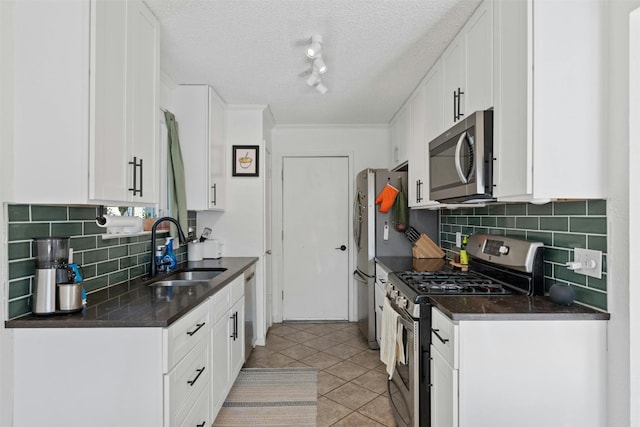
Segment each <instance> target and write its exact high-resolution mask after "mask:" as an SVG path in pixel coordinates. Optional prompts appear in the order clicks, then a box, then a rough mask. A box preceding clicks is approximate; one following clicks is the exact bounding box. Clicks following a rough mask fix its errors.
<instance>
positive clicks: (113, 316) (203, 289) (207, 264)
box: [5, 257, 258, 328]
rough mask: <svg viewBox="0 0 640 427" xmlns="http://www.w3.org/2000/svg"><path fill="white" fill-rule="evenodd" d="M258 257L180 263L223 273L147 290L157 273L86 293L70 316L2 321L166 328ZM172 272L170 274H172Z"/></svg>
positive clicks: (23, 324) (28, 325)
mask: <svg viewBox="0 0 640 427" xmlns="http://www.w3.org/2000/svg"><path fill="white" fill-rule="evenodd" d="M257 261H258V258H255V257H247V258H236V257H231V258H221V259H216V260H214V259H210V260H204V261H192V262H187V263H183V264H181V265H180V266H179V269H205V270H206V269H212V268H226V269H227V270H226V271H224V272H222V273H221V274H219V275H218V276H216V277H215V278H213V279H212V280H210V281H209V282H198V283H197V284H194V285H192V286H184V287H177V286H176V287H172V288H167V287H150V286H148V285H149V284H150V283H151V282H153V281H157V280H159V279H162V278H163V277H166V276H168V275H169V274H168V273H167V274H159V275H158V276H157V277H156V278H155V279H154V280H149V278H139V279H134V280H132V281H130V282H125V283H122V284H120V285H116V286H111V287H109V288H106V289H104V290H101V291H98V292H95V293H92V294H89V295H88V296H87V301H88V304H87V306H86V307H84V308H83V309H82V311H80V312H77V313H73V314H63V315H52V316H36V315H33V314H30V315H28V316H25V317H21V318H19V319H14V320H9V321H6V322H5V326H6V327H7V328H124V327H136V328H138V327H166V326H168V325H170V324H171V323H173V322H175V321H176V320H178V319H179V318H180V317H181V316H183V315H184V314H186V313H187V312H188V311H190V310H191V309H193V308H194V307H195V306H197V305H198V304H200V303H201V302H203V301H205V300H206V299H207V298H208V297H210V296H211V295H213V294H215V293H216V292H217V291H218V290H220V289H222V288H223V287H224V286H225V285H227V284H228V283H230V282H231V281H232V280H233V279H235V278H236V277H238V276H239V275H240V274H242V272H244V271H245V270H246V269H247V268H249V267H250V266H251V265H252V264H254V263H256V262H257ZM172 273H173V272H172Z"/></svg>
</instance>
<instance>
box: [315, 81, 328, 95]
mask: <svg viewBox="0 0 640 427" xmlns="http://www.w3.org/2000/svg"><path fill="white" fill-rule="evenodd" d="M316 90H317V91H318V92H320V93H321V94H323V95H324V94H325V93H327V87H326V86H325V85H323V84H322V83H318V84H317V85H316Z"/></svg>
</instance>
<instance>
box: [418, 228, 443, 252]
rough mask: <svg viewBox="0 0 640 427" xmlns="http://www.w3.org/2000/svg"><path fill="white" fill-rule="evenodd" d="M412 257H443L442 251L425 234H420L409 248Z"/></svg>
mask: <svg viewBox="0 0 640 427" xmlns="http://www.w3.org/2000/svg"><path fill="white" fill-rule="evenodd" d="M411 252H412V253H413V257H414V258H444V252H443V250H442V249H440V247H439V246H438V245H436V244H435V243H434V242H433V240H431V239H430V238H429V236H427V235H426V234H424V233H422V234H420V238H419V239H418V240H416V242H415V243H414V244H413V248H412V249H411Z"/></svg>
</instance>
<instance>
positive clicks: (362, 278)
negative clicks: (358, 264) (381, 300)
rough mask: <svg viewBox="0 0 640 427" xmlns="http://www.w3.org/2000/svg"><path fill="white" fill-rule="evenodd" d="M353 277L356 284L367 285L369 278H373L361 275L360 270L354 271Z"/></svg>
mask: <svg viewBox="0 0 640 427" xmlns="http://www.w3.org/2000/svg"><path fill="white" fill-rule="evenodd" d="M353 277H355V278H356V280H357V281H358V282H362V283H369V280H368V279H369V278H373V276H369V275H368V274H365V273H363V272H362V271H360V270H355V271H354V272H353Z"/></svg>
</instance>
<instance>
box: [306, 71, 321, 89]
mask: <svg viewBox="0 0 640 427" xmlns="http://www.w3.org/2000/svg"><path fill="white" fill-rule="evenodd" d="M319 83H320V74H318V72H317V71H315V70H314V71H313V72H311V75H309V78H308V79H307V85H308V86H311V87H313V86H315V85H317V84H319Z"/></svg>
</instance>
